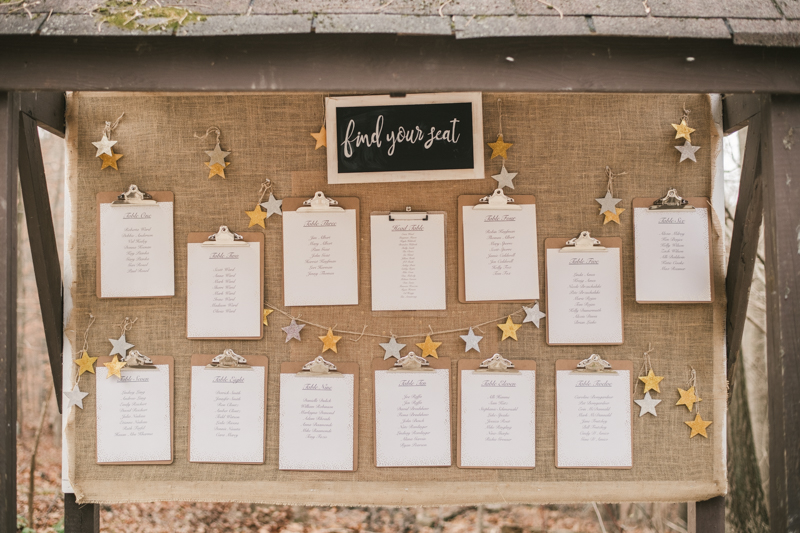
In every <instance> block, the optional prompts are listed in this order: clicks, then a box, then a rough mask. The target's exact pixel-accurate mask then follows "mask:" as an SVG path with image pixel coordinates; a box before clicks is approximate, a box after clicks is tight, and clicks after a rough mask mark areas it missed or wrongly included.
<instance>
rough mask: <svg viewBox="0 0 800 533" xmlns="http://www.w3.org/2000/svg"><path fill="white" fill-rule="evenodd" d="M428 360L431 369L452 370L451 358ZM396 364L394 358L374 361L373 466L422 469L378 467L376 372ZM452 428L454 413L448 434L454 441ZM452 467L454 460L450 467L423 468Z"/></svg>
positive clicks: (447, 466)
mask: <svg viewBox="0 0 800 533" xmlns="http://www.w3.org/2000/svg"><path fill="white" fill-rule="evenodd" d="M427 359H428V363H429V364H430V368H434V369H436V370H451V368H450V358H449V357H440V358H438V359H436V358H432V357H428V358H427ZM396 362H397V359H395V358H393V357H392V358H389V359H382V358H380V357H376V358H374V359H373V360H372V427H373V430H372V431H373V438H372V440H373V450H372V454H373V465H372V466H374V467H376V468H381V469H383V468H420V467H413V466H381V467H379V466H378V438H377V436H376V435H375V434H374V432H375V431H376V429H377V427H378V418H377V417H378V414H377V413H378V410H377V409H376V408H375V399H376V397H377V395H376V394H375V372H377V371H379V370H389V369H390V368H392V367H394V364H395V363H396ZM451 372H452V370H451ZM421 374H423V375H424V373H422V372H421ZM450 378H451V379H450V380H449V384H448V388H452V376H450ZM450 392H451V393H452V391H450ZM452 426H453V413H450V431H449V432H448V433H449V434H450V438H451V440H452V434H453V433H452V432H453V429H452ZM451 457H452V452H451ZM451 466H453V464H452V460H451V463H450V464H449V465H438V466H427V465H426V466H423V467H421V468H449V467H451Z"/></svg>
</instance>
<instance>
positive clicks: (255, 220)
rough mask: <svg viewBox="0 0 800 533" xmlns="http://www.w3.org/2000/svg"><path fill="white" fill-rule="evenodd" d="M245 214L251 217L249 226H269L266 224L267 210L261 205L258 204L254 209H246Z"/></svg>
mask: <svg viewBox="0 0 800 533" xmlns="http://www.w3.org/2000/svg"><path fill="white" fill-rule="evenodd" d="M245 214H246V215H247V216H249V217H250V223H249V224H248V225H247V227H248V228H251V227H253V226H256V225H258V226H261V227H262V228H265V229H266V227H267V226H265V225H264V221H265V220H266V219H267V212H266V211H262V210H261V206H260V205H258V204H256V206H255V207H254V208H253V210H252V211H245Z"/></svg>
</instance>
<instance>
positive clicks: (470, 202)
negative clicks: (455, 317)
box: [458, 194, 542, 304]
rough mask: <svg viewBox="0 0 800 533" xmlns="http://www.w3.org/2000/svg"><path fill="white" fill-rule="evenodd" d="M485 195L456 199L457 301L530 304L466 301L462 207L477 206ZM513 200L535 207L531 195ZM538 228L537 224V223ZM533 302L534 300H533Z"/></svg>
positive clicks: (537, 235) (465, 196)
mask: <svg viewBox="0 0 800 533" xmlns="http://www.w3.org/2000/svg"><path fill="white" fill-rule="evenodd" d="M485 197H486V195H482V194H462V195H461V196H459V197H458V301H459V302H461V303H462V304H471V303H486V302H530V301H531V299H527V300H467V283H466V266H465V265H464V217H463V213H464V207H467V206H475V205H478V204H479V202H480V200H481V198H485ZM511 197H512V198H514V205H536V197H535V196H534V195H532V194H512V195H511ZM537 226H538V223H537ZM536 240H537V241H538V240H539V233H538V227H537V232H536ZM534 249H536V250H538V249H539V243H538V242H537V243H535V245H534ZM541 294H542V290H541V286H540V287H539V295H540V296H541ZM533 299H534V300H535V299H536V298H533Z"/></svg>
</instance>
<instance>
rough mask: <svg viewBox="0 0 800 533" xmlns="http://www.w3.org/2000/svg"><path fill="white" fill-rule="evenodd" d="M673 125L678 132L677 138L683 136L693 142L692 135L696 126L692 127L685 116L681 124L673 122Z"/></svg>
mask: <svg viewBox="0 0 800 533" xmlns="http://www.w3.org/2000/svg"><path fill="white" fill-rule="evenodd" d="M672 127H673V128H675V131H676V132H677V133H676V134H675V138H676V139H680V138H681V137H683V138H684V139H686V140H687V141H689V142H692V138H691V137H690V136H691V134H692V132H693V131H694V128H690V127H689V126H687V125H686V119H685V118H682V119H681V123H680V124H673V125H672Z"/></svg>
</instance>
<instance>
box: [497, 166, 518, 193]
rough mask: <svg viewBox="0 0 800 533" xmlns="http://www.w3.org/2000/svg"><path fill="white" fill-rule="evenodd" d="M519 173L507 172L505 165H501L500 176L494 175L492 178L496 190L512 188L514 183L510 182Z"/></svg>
mask: <svg viewBox="0 0 800 533" xmlns="http://www.w3.org/2000/svg"><path fill="white" fill-rule="evenodd" d="M517 174H519V172H509V171H508V170H506V164H505V163H503V168H501V169H500V174H495V175H494V176H492V177H493V178H494V179H496V180H497V188H498V189H501V188H503V187H508V188H509V189H513V188H514V182H513V181H511V180H513V179H514V178H516V177H517Z"/></svg>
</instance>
